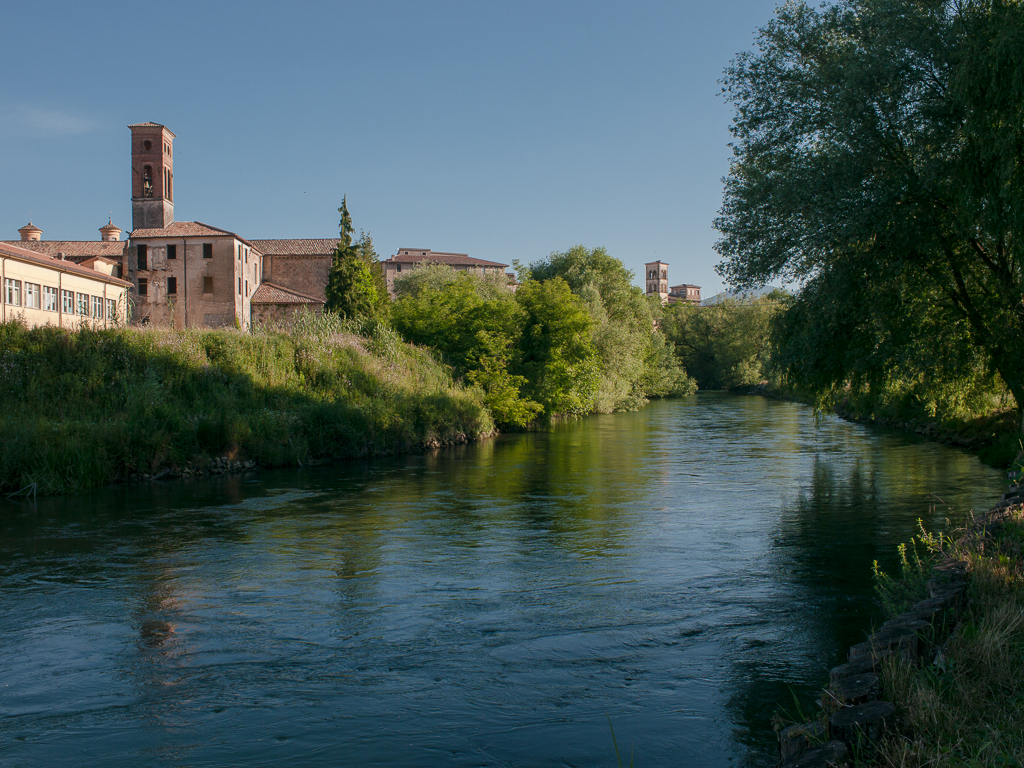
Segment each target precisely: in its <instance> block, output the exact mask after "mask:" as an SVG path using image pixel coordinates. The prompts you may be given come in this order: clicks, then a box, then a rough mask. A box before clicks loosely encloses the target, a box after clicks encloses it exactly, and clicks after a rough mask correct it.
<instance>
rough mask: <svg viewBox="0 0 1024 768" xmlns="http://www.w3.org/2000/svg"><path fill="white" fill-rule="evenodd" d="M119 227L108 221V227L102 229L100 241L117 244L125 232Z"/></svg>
mask: <svg viewBox="0 0 1024 768" xmlns="http://www.w3.org/2000/svg"><path fill="white" fill-rule="evenodd" d="M123 231H124V230H122V229H121V228H120V227H119V226H117V225H116V224H114V222H113V220H112V219H111V220H108V221H107V224H106V226H104V227H100V240H102V241H103V242H105V243H116V242H117V241H118V240H120V239H121V232H123Z"/></svg>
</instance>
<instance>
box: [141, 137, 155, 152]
mask: <svg viewBox="0 0 1024 768" xmlns="http://www.w3.org/2000/svg"><path fill="white" fill-rule="evenodd" d="M142 148H143V149H144V150H146V151H147V152H149V150H151V149H152V148H153V142H152V141H150V140H149V139H146V140H145V141H144V142H142Z"/></svg>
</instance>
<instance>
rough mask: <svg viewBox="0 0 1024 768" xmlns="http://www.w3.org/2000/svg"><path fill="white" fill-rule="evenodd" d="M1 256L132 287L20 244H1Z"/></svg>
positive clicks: (108, 276) (124, 281)
mask: <svg viewBox="0 0 1024 768" xmlns="http://www.w3.org/2000/svg"><path fill="white" fill-rule="evenodd" d="M0 255H3V256H6V257H10V258H14V259H19V260H21V261H26V262H28V263H30V264H40V265H42V266H44V267H49V268H50V269H57V270H60V271H61V272H70V273H71V274H75V275H82V276H83V277H89V278H92V279H93V280H100V281H102V282H104V283H113V284H114V285H125V286H131V283H129V282H128V281H127V280H122V279H121V278H119V277H111V276H110V275H104V274H103V273H102V272H97V271H96V270H95V269H89V268H88V267H81V266H79V265H78V264H74V263H73V262H70V261H61V260H60V259H54V258H51V257H49V256H46V255H44V254H41V253H36V252H35V251H30V250H29V249H27V248H22V247H21V246H20V244H19V245H10V244H8V243H3V242H0Z"/></svg>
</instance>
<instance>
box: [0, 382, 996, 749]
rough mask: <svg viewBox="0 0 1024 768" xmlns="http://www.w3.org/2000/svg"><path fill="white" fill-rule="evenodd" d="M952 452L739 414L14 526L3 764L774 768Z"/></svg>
mask: <svg viewBox="0 0 1024 768" xmlns="http://www.w3.org/2000/svg"><path fill="white" fill-rule="evenodd" d="M1001 480H1002V478H1001V476H1000V473H998V472H996V471H995V470H992V469H989V468H987V467H984V466H982V465H981V464H980V463H979V462H978V461H977V460H976V459H974V458H973V457H971V456H969V455H967V454H965V453H962V452H960V451H957V450H953V449H949V448H944V447H941V446H938V445H934V444H930V443H925V442H921V441H917V440H914V439H912V438H908V437H906V436H903V435H896V434H890V433H880V432H876V431H871V430H869V429H867V428H865V427H862V426H859V425H855V424H850V423H846V422H842V421H839V420H836V419H833V418H828V417H826V418H823V419H821V420H820V421H818V422H816V421H815V418H814V415H813V413H812V412H811V410H810V409H808V408H806V407H804V406H800V405H795V404H791V403H781V402H774V401H770V400H765V399H762V398H757V397H732V396H726V395H718V394H701V395H698V396H694V397H690V398H686V399H682V400H674V401H666V402H657V403H653V404H652V405H650V406H649V407H647V408H645V409H643V410H642V411H640V412H638V413H631V414H616V415H611V416H597V417H592V418H589V419H586V420H584V421H581V422H576V423H572V424H565V425H559V426H557V427H556V428H554V429H553V430H552V431H550V432H544V433H537V434H530V435H509V436H503V437H500V438H498V439H495V440H491V441H488V442H485V443H482V444H480V445H474V446H468V447H465V448H462V449H455V450H449V451H441V452H437V453H434V454H429V455H422V456H409V457H400V458H388V459H381V460H375V461H369V462H360V463H351V464H345V465H340V466H335V467H320V468H312V469H305V470H291V471H277V472H267V473H261V474H258V475H252V476H249V477H232V478H212V479H205V480H198V481H192V482H174V483H162V484H161V483H156V484H150V485H147V486H134V487H123V488H116V489H112V490H109V491H105V492H102V493H98V494H94V495H90V496H87V497H78V498H65V499H41V500H40V501H39V503H38V504H37V505H36V506H31V505H25V504H21V505H14V504H11V503H5V504H4V505H3V506H0V590H2V591H0V766H3V768H14V767H15V766H19V767H20V766H26V767H27V766H104V768H115V767H118V766H132V767H135V766H229V765H282V766H283V765H287V766H328V765H330V766H335V765H337V766H342V765H344V766H348V765H353V766H355V765H359V766H365V765H393V766H512V765H516V766H613V765H616V764H617V763H616V759H615V750H614V747H613V743H612V732H611V729H610V727H609V721H610V723H611V726H612V727H613V728H614V734H615V736H616V738H617V741H618V745H619V748H620V750H621V752H622V754H623V763H624V764H628V761H629V751H630V745H632V748H633V751H634V756H635V761H636V765H637V766H668V765H673V766H702V767H703V766H712V767H713V766H725V765H749V766H769V765H772V764H773V763H774V754H773V744H774V741H773V734H772V732H771V727H770V723H769V720H770V718H771V715H772V713H773V711H774V710H775V709H776V707H777V706H778V705H782V706H783V707H785V708H787V709H789V710H791V711H792V710H793V706H792V695H791V692H790V685H792V689H793V691H794V692H795V693H796V694H797V695H799V696H802V697H803V698H804V699H805V700H807V699H809V698H810V697H811V694H812V692H813V690H814V689H815V688H816V687H818V686H820V685H821V684H822V683H823V682H824V681H825V680H826V679H827V670H828V668H829V667H830V666H832V665H834V664H835V663H837V658H838V656H839V654H840V652H841V650H843V649H845V648H846V647H847V646H849V645H850V644H852V643H855V642H858V641H859V640H861V639H863V636H864V631H865V630H866V629H867V628H868V627H869V625H870V624H871V622H872V621H873V620H876V618H875V619H873V616H872V593H871V563H872V561H873V560H876V559H877V560H879V561H880V562H881V563H882V564H883V566H884V567H888V568H892V567H894V565H895V563H894V561H895V559H896V552H895V548H896V545H897V544H898V543H899V542H901V541H904V540H906V539H907V538H908V537H909V536H911V535H912V534H913V533H914V532H915V529H916V525H917V523H916V521H917V519H918V518H923V519H924V521H925V523H926V525H928V526H929V527H931V528H942V527H943V525H944V521H945V519H946V518H947V517H948V518H950V519H951V520H952V521H953V522H954V523H956V522H959V521H962V520H963V518H964V515H965V513H966V512H967V511H968V510H969V509H971V508H974V509H982V508H987V507H988V506H990V505H991V504H992V503H994V502H995V501H996V500H997V499H998V496H999V493H1000V491H1001Z"/></svg>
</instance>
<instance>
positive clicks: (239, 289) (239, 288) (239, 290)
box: [238, 278, 242, 296]
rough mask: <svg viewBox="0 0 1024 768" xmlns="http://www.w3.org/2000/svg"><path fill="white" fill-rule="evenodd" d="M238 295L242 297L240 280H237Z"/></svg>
mask: <svg viewBox="0 0 1024 768" xmlns="http://www.w3.org/2000/svg"><path fill="white" fill-rule="evenodd" d="M238 295H239V296H241V295H242V278H238Z"/></svg>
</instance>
